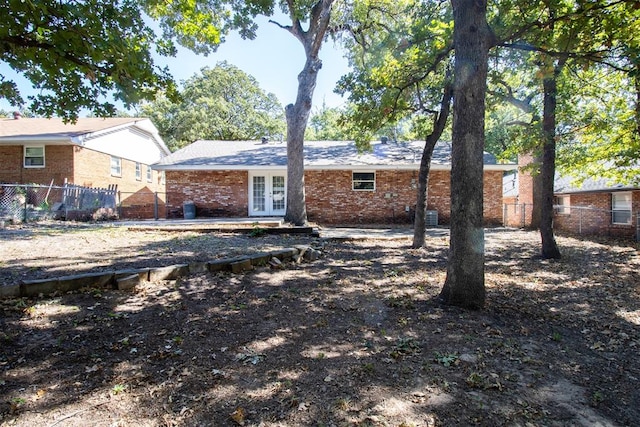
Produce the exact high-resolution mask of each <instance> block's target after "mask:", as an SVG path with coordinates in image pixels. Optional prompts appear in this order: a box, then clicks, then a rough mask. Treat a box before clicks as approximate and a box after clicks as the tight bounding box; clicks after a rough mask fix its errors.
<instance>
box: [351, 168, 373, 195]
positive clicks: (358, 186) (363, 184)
mask: <svg viewBox="0 0 640 427" xmlns="http://www.w3.org/2000/svg"><path fill="white" fill-rule="evenodd" d="M353 189H354V190H355V191H375V189H376V173H375V172H353Z"/></svg>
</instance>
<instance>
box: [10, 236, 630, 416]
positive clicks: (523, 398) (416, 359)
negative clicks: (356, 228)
mask: <svg viewBox="0 0 640 427" xmlns="http://www.w3.org/2000/svg"><path fill="white" fill-rule="evenodd" d="M486 237H487V239H486V253H487V258H486V286H487V293H488V304H487V307H486V308H485V309H484V310H482V311H479V312H470V311H464V310H460V309H457V308H453V307H446V306H442V305H441V304H439V302H438V300H437V298H436V297H437V295H438V293H439V291H440V288H441V287H442V284H443V282H444V278H445V276H446V253H447V248H448V241H447V239H446V238H433V239H429V240H428V245H429V248H428V249H421V250H411V249H409V246H410V241H409V240H406V239H400V240H372V239H370V240H357V241H343V242H338V241H321V240H317V239H312V238H310V237H303V236H297V237H284V236H263V237H258V238H251V237H249V236H247V235H232V234H220V233H218V234H211V233H206V234H203V233H198V232H193V231H191V232H153V231H135V232H134V231H129V230H126V229H122V228H96V227H80V226H77V227H71V228H69V227H61V228H60V227H58V228H51V227H45V228H42V227H33V226H32V227H27V228H24V229H11V230H2V231H0V245H1V246H0V256H1V259H2V264H1V265H0V267H1V268H0V280H2V282H3V283H10V282H13V281H16V280H22V279H24V278H37V277H39V278H42V277H48V276H52V275H53V276H55V275H65V274H69V273H70V272H75V271H94V270H96V269H106V268H108V269H113V268H119V267H126V268H129V267H133V266H142V265H145V266H150V264H152V265H168V264H174V263H179V262H183V261H186V260H208V259H215V258H218V257H221V256H230V255H234V254H235V255H237V254H240V253H247V252H255V251H262V250H268V249H275V248H282V247H288V246H291V245H293V244H298V243H307V244H312V245H315V246H317V247H320V248H321V250H322V258H321V259H320V260H319V261H316V262H313V263H308V264H287V265H286V268H285V269H282V270H272V269H269V268H267V267H264V268H257V269H255V270H253V271H251V272H248V273H245V274H241V275H231V274H228V273H220V274H202V275H196V276H191V277H188V278H183V279H180V280H177V281H163V282H153V283H145V284H143V285H141V286H139V287H138V288H137V289H136V291H135V292H120V291H114V290H85V291H82V292H77V293H71V294H65V295H58V296H53V297H47V298H40V299H36V300H27V299H13V300H5V301H1V302H0V310H1V313H2V314H1V315H0V316H1V317H0V425H3V426H4V425H12V426H13V425H17V426H86V425H92V426H178V425H179V426H235V425H246V426H301V425H310V426H311V425H313V426H404V427H407V426H467V425H486V426H498V425H508V426H539V425H542V426H594V425H601V426H608V425H611V426H615V425H619V426H633V425H637V423H638V420H639V419H640V360H639V357H638V354H639V350H640V278H639V272H638V271H639V267H640V258H639V257H638V252H637V248H636V247H635V246H634V244H630V243H620V242H592V241H581V240H578V239H575V238H569V237H563V238H559V239H558V241H559V244H560V247H561V250H562V253H563V259H562V260H559V261H543V260H541V259H539V258H538V257H537V252H538V245H539V238H538V236H537V234H535V233H532V232H524V231H506V230H488V231H487V234H486Z"/></svg>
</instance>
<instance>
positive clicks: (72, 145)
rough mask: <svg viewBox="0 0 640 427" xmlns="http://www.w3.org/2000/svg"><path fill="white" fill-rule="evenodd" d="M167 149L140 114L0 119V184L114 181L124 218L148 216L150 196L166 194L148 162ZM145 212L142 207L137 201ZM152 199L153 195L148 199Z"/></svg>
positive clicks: (95, 184)
mask: <svg viewBox="0 0 640 427" xmlns="http://www.w3.org/2000/svg"><path fill="white" fill-rule="evenodd" d="M169 154H170V151H169V149H168V148H167V147H166V145H165V144H164V142H163V141H162V138H161V137H160V135H159V134H158V130H157V129H156V127H155V126H154V125H153V123H152V122H151V121H150V120H149V119H144V118H107V119H103V118H80V119H78V121H77V122H76V123H74V124H65V123H63V122H62V120H61V119H40V118H21V117H20V115H19V114H16V115H15V116H14V118H13V119H8V118H6V119H0V183H5V184H7V183H11V184H44V185H54V186H61V185H64V184H65V183H68V184H74V185H79V186H83V187H93V188H106V187H108V186H110V185H116V186H117V188H118V191H119V192H120V202H121V203H122V204H123V205H125V206H128V207H129V212H124V215H123V216H125V217H131V216H133V217H149V216H150V215H153V204H152V205H151V209H149V207H148V200H149V195H154V194H155V192H162V193H164V190H165V187H164V177H163V176H162V174H161V173H159V172H157V171H154V170H152V169H151V164H153V163H155V162H157V161H159V160H160V159H162V158H163V157H165V156H167V155H169ZM142 199H144V200H145V203H144V204H145V208H144V209H145V210H146V212H141V211H140V207H141V206H142V203H141V200H142ZM151 200H153V199H151Z"/></svg>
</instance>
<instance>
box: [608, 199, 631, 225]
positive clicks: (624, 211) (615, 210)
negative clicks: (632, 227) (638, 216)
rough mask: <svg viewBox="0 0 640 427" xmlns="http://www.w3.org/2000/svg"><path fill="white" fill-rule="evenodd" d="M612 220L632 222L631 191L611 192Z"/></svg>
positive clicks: (613, 221)
mask: <svg viewBox="0 0 640 427" xmlns="http://www.w3.org/2000/svg"><path fill="white" fill-rule="evenodd" d="M611 210H612V215H611V222H612V223H613V224H631V193H611Z"/></svg>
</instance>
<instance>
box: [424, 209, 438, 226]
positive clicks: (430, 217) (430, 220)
mask: <svg viewBox="0 0 640 427" xmlns="http://www.w3.org/2000/svg"><path fill="white" fill-rule="evenodd" d="M425 225H426V226H427V227H437V226H438V211H427V216H426V218H425Z"/></svg>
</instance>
